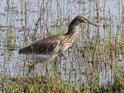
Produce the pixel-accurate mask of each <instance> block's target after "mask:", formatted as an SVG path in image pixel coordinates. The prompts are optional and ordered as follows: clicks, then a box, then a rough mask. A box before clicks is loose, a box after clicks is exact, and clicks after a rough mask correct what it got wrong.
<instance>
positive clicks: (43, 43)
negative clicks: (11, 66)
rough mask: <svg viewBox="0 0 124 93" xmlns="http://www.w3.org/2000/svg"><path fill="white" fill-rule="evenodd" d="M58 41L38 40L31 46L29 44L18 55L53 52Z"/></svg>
mask: <svg viewBox="0 0 124 93" xmlns="http://www.w3.org/2000/svg"><path fill="white" fill-rule="evenodd" d="M59 43H60V40H52V39H49V38H48V39H46V40H40V41H37V42H35V43H33V44H31V45H30V46H28V47H25V48H22V49H20V50H19V54H31V53H35V54H48V53H51V52H52V51H54V49H55V48H56V47H57V46H58V45H59Z"/></svg>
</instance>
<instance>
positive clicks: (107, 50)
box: [0, 0, 124, 93]
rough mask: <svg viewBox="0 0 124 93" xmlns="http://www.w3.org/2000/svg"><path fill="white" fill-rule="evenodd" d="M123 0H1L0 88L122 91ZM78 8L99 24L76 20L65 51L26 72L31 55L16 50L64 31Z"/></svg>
mask: <svg viewBox="0 0 124 93" xmlns="http://www.w3.org/2000/svg"><path fill="white" fill-rule="evenodd" d="M122 2H123V0H115V1H113V0H21V1H18V0H3V1H1V2H0V5H4V6H2V7H4V8H5V10H4V12H3V11H2V10H1V7H0V93H124V63H123V62H124V9H123V8H124V7H123V3H122ZM114 5H115V6H116V8H115V7H114ZM113 10H115V11H113ZM79 14H83V15H84V16H87V17H88V18H89V19H90V20H91V21H94V23H96V24H98V27H97V28H95V27H92V26H89V25H87V24H83V25H80V27H79V29H80V34H79V36H78V38H77V40H76V42H75V43H74V44H73V45H72V46H71V47H70V48H69V49H68V51H66V52H65V53H64V54H63V55H60V56H59V57H58V58H56V59H55V60H53V61H52V62H50V63H46V64H38V65H37V66H36V68H35V69H34V70H33V71H32V72H31V73H28V64H30V62H31V61H32V60H31V57H30V56H25V55H18V50H19V49H20V48H21V47H24V46H26V45H28V44H30V43H32V42H34V41H36V40H39V39H42V38H44V37H46V36H51V35H55V34H64V33H65V32H66V31H67V29H68V24H69V23H70V21H71V20H72V19H73V18H74V17H75V16H77V15H79ZM10 23H11V24H10ZM8 24H9V25H8Z"/></svg>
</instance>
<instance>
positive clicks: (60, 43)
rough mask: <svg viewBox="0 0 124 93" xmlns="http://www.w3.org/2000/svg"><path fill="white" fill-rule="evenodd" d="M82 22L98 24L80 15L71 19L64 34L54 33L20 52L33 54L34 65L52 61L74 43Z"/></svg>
mask: <svg viewBox="0 0 124 93" xmlns="http://www.w3.org/2000/svg"><path fill="white" fill-rule="evenodd" d="M80 23H87V24H91V25H93V26H97V25H95V24H93V23H91V22H90V21H89V20H88V19H87V18H85V17H84V16H81V15H79V16H77V17H75V18H74V19H73V20H72V21H71V23H70V24H69V27H68V31H67V33H65V34H64V35H54V36H50V37H47V38H44V39H42V40H39V41H37V42H34V43H32V44H31V45H29V46H27V47H25V48H22V49H20V50H19V54H27V55H32V59H34V60H35V61H34V60H33V61H34V62H33V65H32V66H34V65H35V64H37V63H44V62H48V61H52V60H53V59H55V58H56V57H57V56H58V55H60V54H62V53H63V52H64V51H65V50H67V49H68V48H69V47H70V46H71V45H72V43H73V42H74V40H75V39H76V37H77V35H78V32H79V31H78V29H77V27H78V25H79V24H80Z"/></svg>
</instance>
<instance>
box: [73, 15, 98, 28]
mask: <svg viewBox="0 0 124 93" xmlns="http://www.w3.org/2000/svg"><path fill="white" fill-rule="evenodd" d="M71 23H72V24H75V25H78V24H79V23H87V24H91V25H93V26H97V25H96V24H94V23H92V22H90V21H89V20H88V18H86V17H84V16H81V15H79V16H76V17H75V18H74V19H73V20H72V22H71Z"/></svg>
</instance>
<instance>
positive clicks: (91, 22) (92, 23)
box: [87, 20, 98, 27]
mask: <svg viewBox="0 0 124 93" xmlns="http://www.w3.org/2000/svg"><path fill="white" fill-rule="evenodd" d="M87 23H88V24H91V25H93V26H96V27H98V25H97V24H95V23H92V22H90V21H89V20H87Z"/></svg>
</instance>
